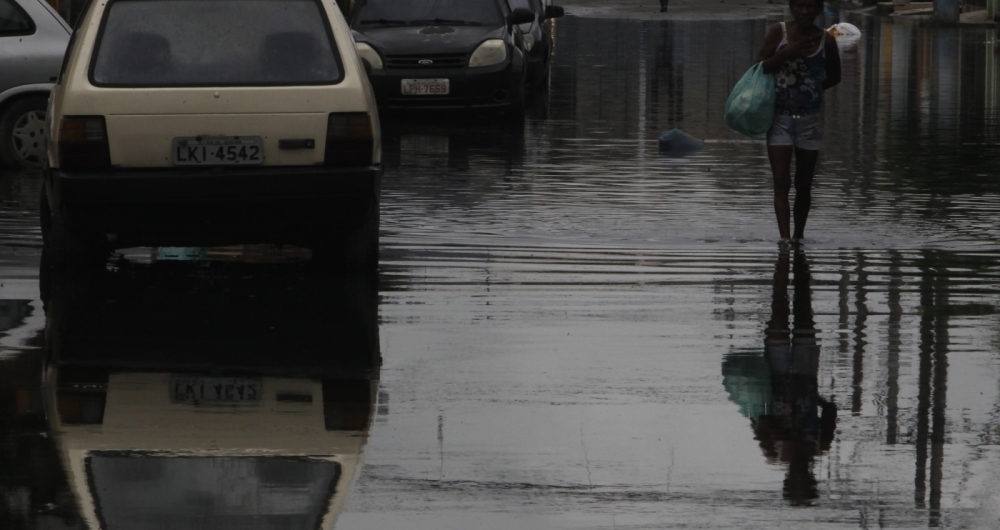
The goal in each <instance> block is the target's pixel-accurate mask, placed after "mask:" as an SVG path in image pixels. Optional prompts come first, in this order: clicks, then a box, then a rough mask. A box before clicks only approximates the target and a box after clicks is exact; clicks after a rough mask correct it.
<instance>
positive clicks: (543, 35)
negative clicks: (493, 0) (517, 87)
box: [507, 0, 564, 86]
mask: <svg viewBox="0 0 1000 530" xmlns="http://www.w3.org/2000/svg"><path fill="white" fill-rule="evenodd" d="M507 1H508V3H509V5H510V7H511V9H512V10H517V9H527V10H529V11H531V12H532V13H534V14H535V18H534V20H532V21H531V22H530V23H525V24H521V33H522V34H523V36H524V37H523V38H524V49H525V51H527V52H528V53H527V56H528V84H529V85H531V86H545V85H548V81H549V63H550V62H551V57H552V24H551V23H550V21H551V19H553V18H559V17H561V16H563V14H564V11H563V8H561V7H559V6H554V5H546V2H548V1H549V0H507Z"/></svg>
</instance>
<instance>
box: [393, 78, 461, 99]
mask: <svg viewBox="0 0 1000 530" xmlns="http://www.w3.org/2000/svg"><path fill="white" fill-rule="evenodd" d="M402 90H403V95H404V96H444V95H447V94H448V93H449V92H451V84H450V83H449V80H448V79H404V80H403V88H402Z"/></svg>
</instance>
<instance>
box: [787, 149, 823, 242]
mask: <svg viewBox="0 0 1000 530" xmlns="http://www.w3.org/2000/svg"><path fill="white" fill-rule="evenodd" d="M818 158H819V151H810V150H808V149H799V148H798V147H796V148H795V233H794V234H793V235H792V237H794V238H795V239H802V233H803V232H804V231H805V229H806V219H807V218H808V217H809V208H811V207H812V185H813V176H814V175H815V174H816V160H817V159H818Z"/></svg>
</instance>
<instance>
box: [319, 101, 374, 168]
mask: <svg viewBox="0 0 1000 530" xmlns="http://www.w3.org/2000/svg"><path fill="white" fill-rule="evenodd" d="M374 149H375V138H374V132H373V130H372V119H371V117H370V116H369V115H368V113H367V112H343V113H336V114H330V120H329V121H328V122H327V126H326V154H325V155H324V163H325V164H326V165H327V166H334V167H356V166H369V165H371V163H372V153H373V150H374Z"/></svg>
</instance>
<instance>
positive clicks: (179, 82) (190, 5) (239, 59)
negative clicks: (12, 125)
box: [91, 0, 341, 86]
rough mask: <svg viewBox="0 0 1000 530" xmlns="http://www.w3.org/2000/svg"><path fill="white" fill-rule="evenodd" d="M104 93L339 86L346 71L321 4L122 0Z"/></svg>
mask: <svg viewBox="0 0 1000 530" xmlns="http://www.w3.org/2000/svg"><path fill="white" fill-rule="evenodd" d="M97 46H98V48H97V54H96V58H95V60H94V65H93V70H92V77H91V79H92V81H93V82H94V83H95V84H97V85H101V86H247V85H258V86H259V85H298V84H332V83H335V82H337V81H339V80H340V78H341V68H340V66H339V58H338V56H337V51H336V47H335V44H334V43H333V41H332V39H331V38H330V32H329V31H328V26H327V22H326V17H325V13H324V11H323V10H322V9H321V8H320V4H319V2H318V1H317V0H115V1H113V2H112V3H111V4H110V5H109V6H108V10H107V14H106V15H105V21H104V29H103V32H102V33H101V39H100V42H99V43H98V45H97Z"/></svg>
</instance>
